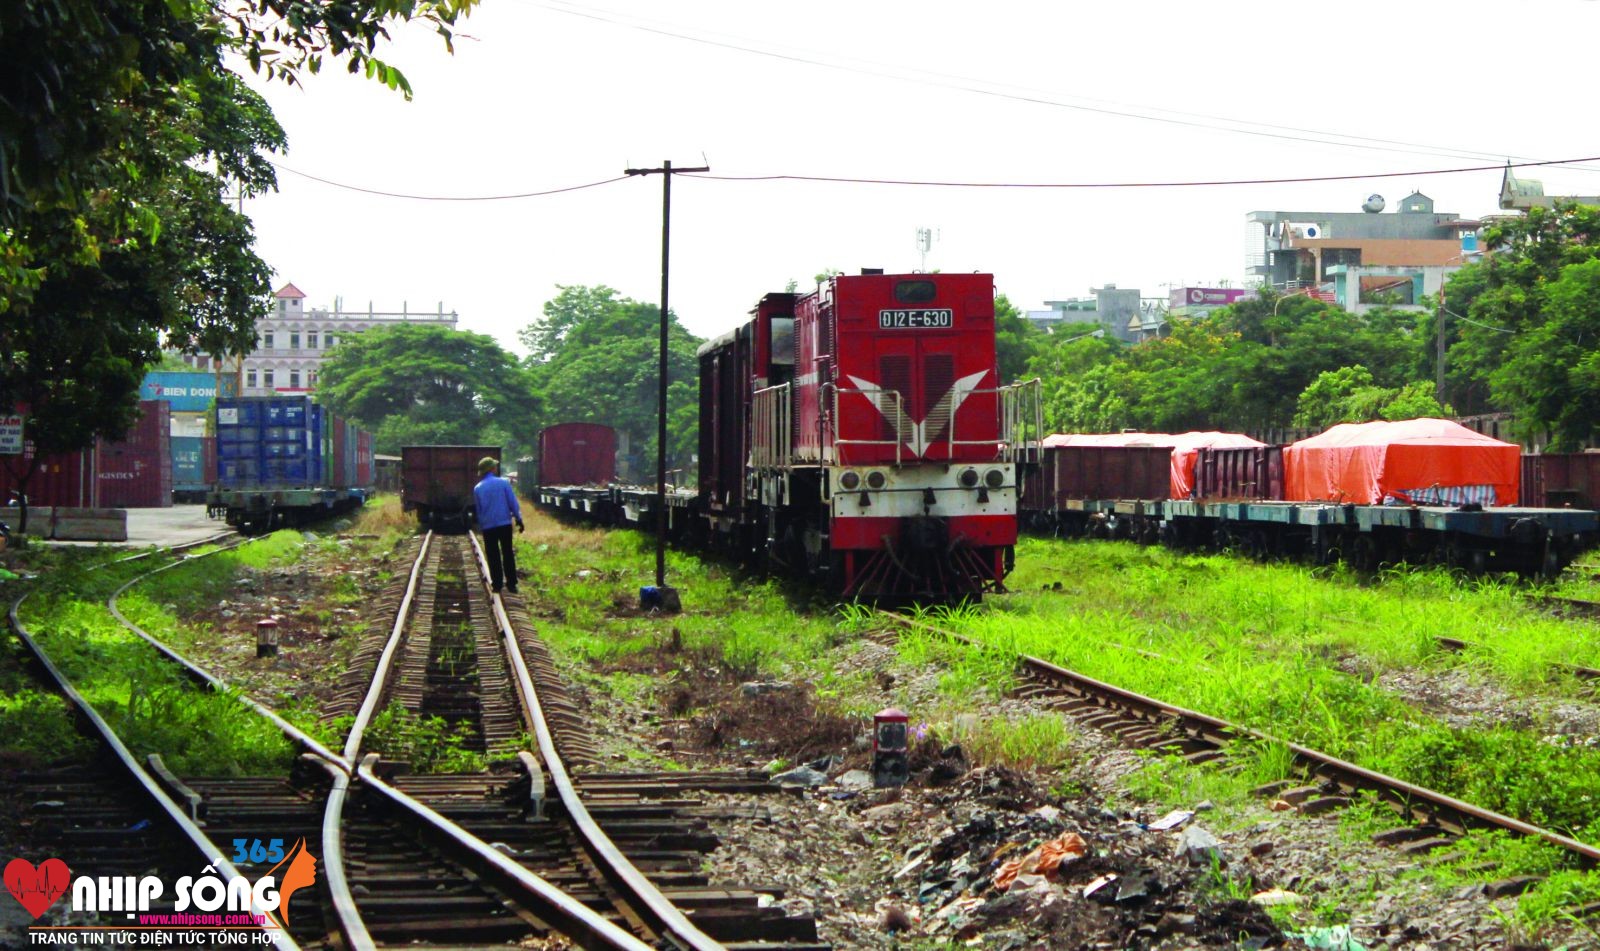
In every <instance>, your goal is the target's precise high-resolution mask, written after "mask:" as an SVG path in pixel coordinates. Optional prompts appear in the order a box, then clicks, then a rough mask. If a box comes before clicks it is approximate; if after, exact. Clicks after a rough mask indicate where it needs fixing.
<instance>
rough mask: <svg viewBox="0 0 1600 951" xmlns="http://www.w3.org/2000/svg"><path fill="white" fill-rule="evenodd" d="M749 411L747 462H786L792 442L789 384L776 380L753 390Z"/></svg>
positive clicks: (770, 464) (790, 456)
mask: <svg viewBox="0 0 1600 951" xmlns="http://www.w3.org/2000/svg"><path fill="white" fill-rule="evenodd" d="M751 412H752V413H753V414H754V416H755V419H754V420H753V426H752V428H753V429H754V430H755V432H754V434H753V435H754V438H753V439H752V440H751V445H750V461H751V464H752V465H754V466H756V467H773V466H778V467H787V466H788V465H790V463H791V462H792V460H793V446H792V442H791V440H790V439H789V434H790V432H791V425H792V422H793V412H794V403H793V400H791V399H790V384H788V383H779V384H777V385H775V386H768V387H765V388H763V389H759V390H756V391H755V393H754V394H753V395H752V406H751ZM774 417H776V420H774ZM780 434H781V438H780Z"/></svg>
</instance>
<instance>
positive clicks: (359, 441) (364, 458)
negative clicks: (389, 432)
mask: <svg viewBox="0 0 1600 951" xmlns="http://www.w3.org/2000/svg"><path fill="white" fill-rule="evenodd" d="M372 445H373V444H372V434H371V433H369V432H367V431H366V430H365V429H362V430H359V431H357V433H356V484H357V485H359V486H360V487H361V488H363V489H371V488H373V487H374V486H376V485H377V483H378V474H377V471H376V466H375V465H374V461H375V457H374V455H373V452H372Z"/></svg>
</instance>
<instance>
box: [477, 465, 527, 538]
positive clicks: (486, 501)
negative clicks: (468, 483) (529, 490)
mask: <svg viewBox="0 0 1600 951" xmlns="http://www.w3.org/2000/svg"><path fill="white" fill-rule="evenodd" d="M472 498H473V500H474V501H475V502H477V505H478V528H480V529H483V530H485V531H487V530H488V529H491V528H499V527H501V526H502V525H510V524H511V523H512V522H520V521H522V507H521V506H520V505H518V504H517V493H516V492H515V491H513V490H512V488H511V483H510V482H508V481H506V480H505V479H502V478H500V477H499V476H497V475H495V474H494V473H493V472H490V473H488V474H487V475H485V476H484V477H483V478H482V479H480V480H479V481H478V484H477V485H475V486H473V487H472Z"/></svg>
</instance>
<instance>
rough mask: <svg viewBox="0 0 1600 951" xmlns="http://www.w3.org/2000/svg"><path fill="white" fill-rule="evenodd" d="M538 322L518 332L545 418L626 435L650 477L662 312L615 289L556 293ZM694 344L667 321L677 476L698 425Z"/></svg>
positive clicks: (671, 318) (672, 458) (671, 446)
mask: <svg viewBox="0 0 1600 951" xmlns="http://www.w3.org/2000/svg"><path fill="white" fill-rule="evenodd" d="M559 291H560V292H559V293H558V294H557V295H556V297H555V298H554V299H553V300H550V301H547V302H546V303H545V305H544V316H543V317H542V318H540V319H538V320H535V321H534V322H533V323H531V324H529V325H528V326H527V327H524V328H523V329H522V330H521V331H519V333H518V336H519V337H520V338H521V340H522V342H523V343H524V344H526V345H527V347H528V349H529V350H530V351H532V356H531V357H530V358H529V363H528V366H529V369H530V370H531V372H532V374H533V377H534V380H535V381H536V386H537V388H538V391H539V394H540V396H541V398H542V400H543V402H544V416H545V418H546V419H547V420H549V421H550V422H552V423H571V422H590V423H604V424H605V425H607V426H612V427H615V428H616V429H617V430H618V431H619V432H621V433H623V434H625V435H626V436H627V439H628V443H629V446H630V447H631V451H632V453H633V454H634V455H635V456H638V457H640V459H641V460H642V461H643V463H644V466H645V468H647V469H649V470H651V471H653V470H654V460H655V445H656V430H657V420H656V404H657V375H658V370H659V359H658V347H659V345H660V318H661V309H660V308H659V307H657V306H656V305H655V304H646V303H642V302H640V301H636V300H632V299H631V298H626V297H618V296H617V291H616V290H614V289H613V288H610V287H606V286H604V285H599V286H595V287H580V286H561V287H560V288H559ZM699 344H700V340H699V338H697V337H695V336H694V335H693V334H691V333H689V331H688V330H685V329H684V327H683V325H681V324H679V323H678V318H677V317H676V315H672V314H669V315H668V326H667V375H668V380H669V385H668V387H667V423H668V429H667V451H668V467H669V468H683V467H685V466H686V465H687V464H688V463H689V461H690V454H691V453H693V452H694V446H695V433H696V428H697V425H698V422H699V418H698V415H697V412H696V408H695V407H696V405H697V403H698V399H699V391H698V389H697V386H696V383H695V380H696V378H697V377H696V373H697V367H696V362H695V349H696V348H697V347H698V346H699Z"/></svg>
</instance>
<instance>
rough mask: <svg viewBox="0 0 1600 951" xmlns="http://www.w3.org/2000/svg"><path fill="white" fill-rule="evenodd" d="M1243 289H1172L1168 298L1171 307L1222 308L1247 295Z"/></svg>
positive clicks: (1247, 292)
mask: <svg viewBox="0 0 1600 951" xmlns="http://www.w3.org/2000/svg"><path fill="white" fill-rule="evenodd" d="M1249 293H1250V291H1249V290H1248V289H1246V288H1243V287H1174V288H1173V289H1172V294H1171V296H1170V298H1169V306H1171V307H1222V306H1224V305H1226V304H1232V303H1234V302H1235V301H1238V300H1240V299H1241V298H1243V297H1245V296H1246V295H1247V294H1249Z"/></svg>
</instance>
